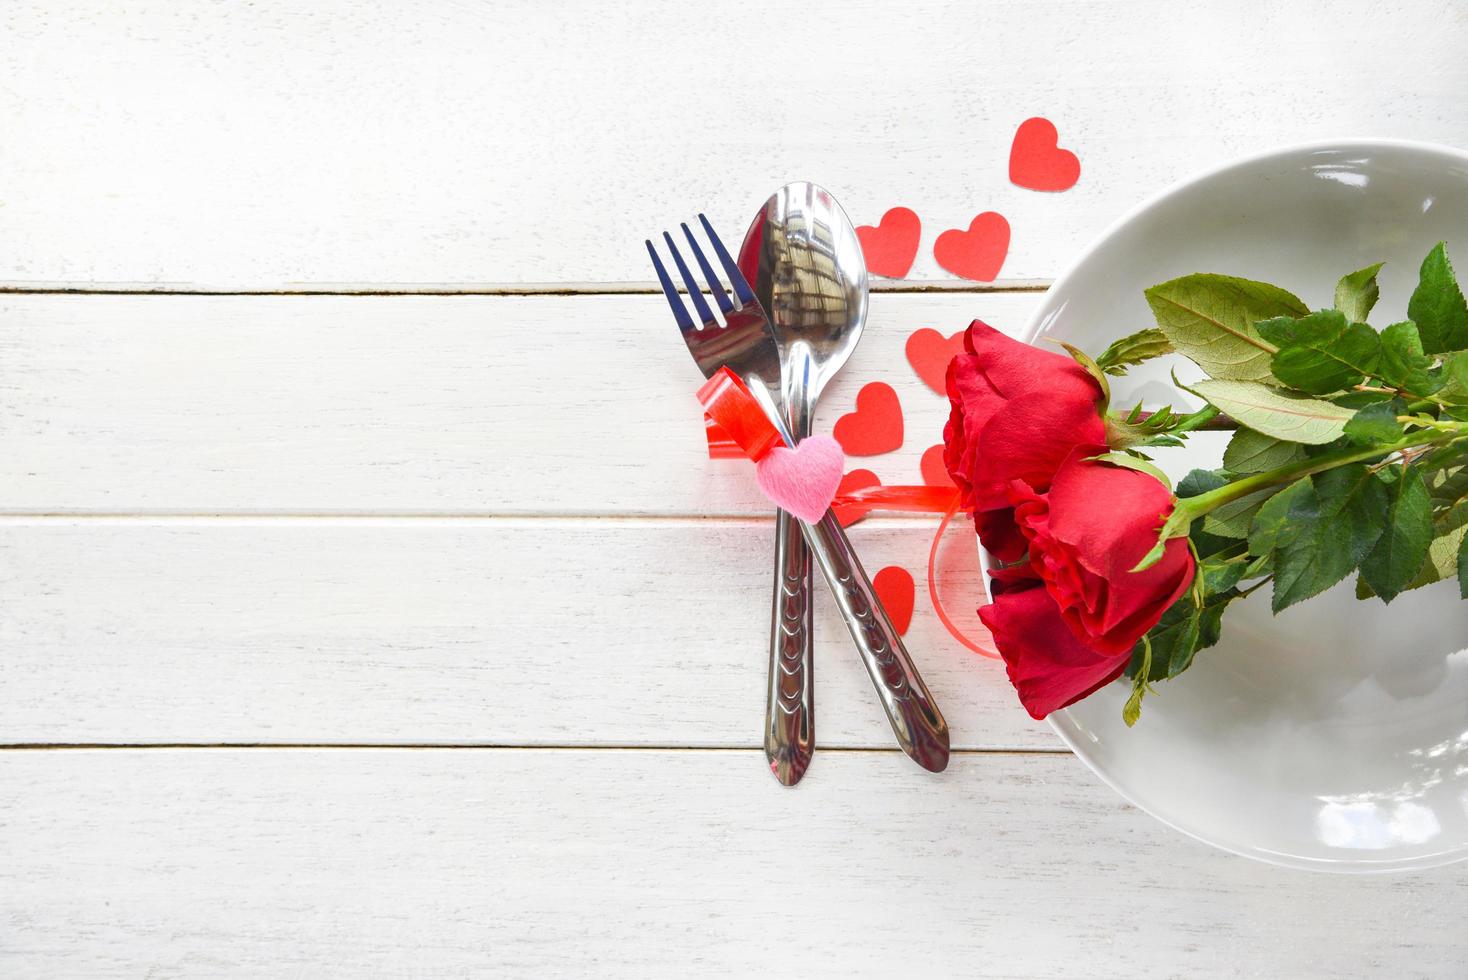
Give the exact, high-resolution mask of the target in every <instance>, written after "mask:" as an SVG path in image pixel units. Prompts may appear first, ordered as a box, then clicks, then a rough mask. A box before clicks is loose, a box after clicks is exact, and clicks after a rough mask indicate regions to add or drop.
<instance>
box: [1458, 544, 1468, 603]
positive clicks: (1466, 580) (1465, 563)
mask: <svg viewBox="0 0 1468 980" xmlns="http://www.w3.org/2000/svg"><path fill="white" fill-rule="evenodd" d="M1458 596H1459V597H1460V598H1463V599H1468V535H1464V536H1463V539H1462V540H1461V541H1459V542H1458Z"/></svg>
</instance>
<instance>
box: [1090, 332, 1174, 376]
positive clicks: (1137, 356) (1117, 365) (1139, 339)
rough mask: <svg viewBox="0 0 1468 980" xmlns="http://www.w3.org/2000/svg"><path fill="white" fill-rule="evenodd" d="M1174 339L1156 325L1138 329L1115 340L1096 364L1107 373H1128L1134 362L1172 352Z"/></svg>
mask: <svg viewBox="0 0 1468 980" xmlns="http://www.w3.org/2000/svg"><path fill="white" fill-rule="evenodd" d="M1172 350H1173V348H1172V341H1170V340H1168V339H1167V335H1166V334H1165V333H1163V332H1162V331H1161V330H1158V329H1157V328H1156V327H1148V328H1146V329H1145V330H1138V331H1137V332H1136V333H1134V334H1131V335H1130V336H1127V337H1123V338H1121V339H1120V340H1117V341H1113V342H1112V344H1111V346H1110V347H1108V348H1106V349H1105V350H1104V351H1102V352H1101V356H1100V357H1098V358H1096V364H1097V365H1098V366H1100V368H1101V370H1103V371H1105V372H1106V373H1107V374H1126V369H1127V368H1128V367H1130V366H1132V365H1134V364H1141V363H1142V362H1143V361H1148V360H1151V359H1152V358H1154V357H1161V356H1162V355H1164V354H1171V353H1172Z"/></svg>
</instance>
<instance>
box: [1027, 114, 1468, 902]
mask: <svg viewBox="0 0 1468 980" xmlns="http://www.w3.org/2000/svg"><path fill="white" fill-rule="evenodd" d="M1353 149H1361V150H1382V149H1392V150H1408V151H1415V152H1419V153H1427V154H1433V155H1439V156H1444V157H1448V158H1451V159H1454V160H1456V161H1458V162H1460V163H1463V164H1468V150H1462V149H1459V148H1457V147H1452V146H1446V145H1444V144H1442V143H1431V142H1428V141H1425V140H1410V139H1397V138H1392V137H1343V138H1335V139H1320V140H1310V141H1308V142H1303V143H1290V144H1286V145H1282V146H1274V147H1271V148H1269V149H1266V150H1262V151H1259V152H1256V153H1250V154H1247V155H1245V156H1240V157H1234V158H1231V159H1229V160H1226V161H1224V162H1222V163H1220V164H1217V165H1215V166H1212V167H1209V168H1207V169H1205V170H1202V171H1199V172H1198V173H1195V174H1192V175H1191V176H1188V177H1185V178H1183V179H1182V180H1179V181H1177V182H1176V183H1173V184H1170V185H1168V186H1167V187H1165V188H1163V189H1162V190H1161V191H1159V192H1157V193H1156V194H1153V195H1152V196H1150V197H1147V198H1144V199H1143V200H1142V201H1141V202H1140V203H1139V204H1137V205H1135V206H1134V207H1132V208H1130V209H1129V210H1127V211H1126V212H1125V213H1123V214H1122V215H1121V216H1120V217H1119V218H1117V219H1116V220H1115V221H1113V222H1111V224H1109V225H1108V226H1107V227H1106V229H1105V230H1104V231H1102V232H1101V234H1099V235H1097V236H1096V238H1095V239H1094V240H1093V241H1092V242H1091V243H1090V244H1089V245H1087V246H1086V247H1085V248H1084V249H1083V250H1082V251H1081V252H1080V254H1079V255H1077V256H1076V257H1075V259H1074V260H1072V261H1071V263H1070V265H1069V266H1068V267H1067V268H1066V270H1065V272H1063V273H1061V275H1060V276H1058V277H1057V278H1056V279H1055V281H1054V282H1052V283H1051V284H1050V287H1049V288H1048V289H1046V290H1045V298H1044V299H1043V300H1042V301H1041V303H1040V305H1039V306H1038V307H1037V308H1036V310H1035V312H1034V313H1033V314H1031V316H1030V318H1029V321H1028V322H1027V323H1026V324H1025V327H1024V329H1023V331H1022V332H1021V333H1020V338H1019V339H1020V340H1023V341H1024V342H1025V343H1027V344H1033V343H1034V342H1035V339H1036V338H1037V337H1038V336H1039V334H1040V331H1041V330H1042V329H1043V327H1044V325H1045V321H1046V320H1048V319H1049V318H1050V317H1051V316H1052V315H1053V313H1054V312H1055V300H1054V297H1055V296H1056V295H1057V294H1059V293H1060V292H1061V291H1062V289H1063V288H1064V287H1065V286H1067V285H1068V284H1069V283H1070V281H1071V280H1072V279H1073V278H1075V277H1076V276H1077V275H1078V274H1079V272H1080V270H1081V268H1082V267H1083V266H1084V265H1085V264H1086V262H1087V261H1088V260H1089V259H1090V258H1091V257H1092V256H1093V255H1094V254H1095V253H1096V252H1097V251H1099V250H1100V249H1101V248H1102V247H1104V246H1105V245H1106V244H1108V243H1109V242H1110V241H1111V240H1112V239H1113V238H1115V237H1116V236H1117V235H1118V234H1119V233H1120V232H1121V231H1122V230H1123V229H1124V228H1126V227H1127V226H1128V225H1130V224H1131V223H1132V222H1133V221H1135V220H1137V219H1138V218H1140V217H1141V216H1142V215H1144V214H1146V213H1147V212H1149V211H1151V210H1152V209H1154V208H1156V207H1159V206H1160V205H1162V204H1164V203H1166V202H1167V201H1170V200H1171V199H1173V198H1174V197H1177V196H1179V195H1181V194H1183V193H1185V192H1187V191H1189V190H1191V189H1193V188H1194V187H1196V186H1197V185H1199V184H1202V183H1205V182H1207V181H1210V180H1213V179H1214V178H1216V177H1219V176H1222V175H1223V174H1226V173H1228V172H1229V171H1231V170H1237V169H1242V168H1245V167H1249V166H1253V165H1256V164H1259V163H1263V162H1265V161H1268V160H1273V159H1277V158H1282V157H1290V156H1299V155H1301V154H1307V153H1312V152H1320V151H1327V150H1329V151H1350V150H1353ZM1045 720H1046V721H1047V722H1048V723H1049V725H1050V728H1051V730H1052V731H1054V732H1055V734H1056V735H1058V736H1059V737H1060V740H1061V741H1062V742H1064V743H1065V745H1066V747H1067V748H1069V749H1070V751H1071V752H1072V753H1073V754H1074V755H1075V756H1076V757H1078V758H1079V759H1080V760H1081V762H1083V763H1084V764H1085V766H1086V768H1087V769H1089V770H1090V771H1091V773H1092V775H1094V776H1095V777H1096V778H1097V779H1099V780H1101V782H1102V783H1104V784H1105V785H1106V786H1108V787H1110V788H1111V790H1112V792H1114V793H1116V794H1117V795H1118V796H1120V797H1121V798H1122V799H1123V800H1125V801H1126V802H1128V803H1130V804H1131V805H1132V806H1134V807H1136V808H1137V809H1138V810H1141V811H1142V812H1143V813H1145V814H1147V815H1148V816H1149V817H1151V818H1152V819H1154V820H1156V821H1158V822H1159V823H1161V824H1163V825H1165V826H1167V827H1170V828H1172V829H1173V830H1175V831H1177V832H1178V833H1180V834H1184V835H1186V836H1187V837H1191V838H1192V839H1193V840H1196V841H1199V842H1201V843H1203V844H1206V845H1208V846H1209V847H1213V848H1217V849H1219V850H1221V851H1227V852H1228V853H1230V854H1237V855H1239V856H1240V857H1245V858H1250V859H1252V860H1255V861H1259V862H1262V863H1264V864H1271V865H1274V866H1276V867H1283V868H1294V869H1303V870H1306V871H1316V872H1326V873H1333V874H1351V875H1386V874H1401V873H1406V872H1412V871H1425V870H1427V869H1429V868H1440V867H1444V866H1446V865H1450V864H1456V863H1459V862H1462V861H1468V842H1465V843H1464V844H1462V845H1459V846H1455V847H1453V848H1452V849H1450V850H1447V851H1439V852H1435V853H1432V854H1424V855H1420V856H1418V857H1415V858H1412V859H1410V860H1406V861H1403V860H1400V859H1398V860H1392V861H1390V862H1388V861H1385V860H1383V861H1380V862H1373V861H1371V860H1370V859H1360V858H1352V859H1350V860H1341V859H1334V858H1312V857H1307V856H1305V855H1300V854H1287V853H1283V852H1279V851H1272V850H1268V849H1266V848H1261V847H1244V846H1234V845H1231V844H1226V843H1223V842H1220V841H1216V840H1211V839H1209V838H1208V837H1205V836H1203V835H1202V834H1201V833H1199V832H1197V831H1194V830H1191V829H1189V828H1187V827H1184V826H1181V825H1179V824H1178V823H1176V822H1175V821H1173V820H1171V819H1169V818H1168V817H1165V816H1163V815H1162V814H1160V813H1158V812H1157V811H1156V810H1155V809H1153V808H1152V807H1151V806H1150V805H1148V804H1147V803H1145V802H1143V801H1142V800H1141V799H1138V798H1137V797H1136V796H1134V795H1133V794H1131V793H1129V792H1127V791H1126V790H1125V789H1123V788H1122V787H1121V786H1119V785H1118V784H1117V783H1116V781H1115V780H1113V779H1112V778H1111V777H1110V776H1108V775H1107V774H1106V773H1105V772H1103V771H1102V770H1101V769H1100V768H1099V767H1098V765H1097V764H1096V761H1095V759H1094V758H1093V756H1092V754H1091V753H1090V752H1089V751H1088V750H1087V747H1086V745H1085V742H1084V739H1083V737H1082V735H1081V728H1080V725H1079V723H1078V722H1076V721H1075V720H1074V719H1073V718H1072V717H1071V715H1070V709H1069V708H1062V709H1061V710H1059V711H1053V712H1051V713H1050V715H1049V716H1048V717H1047V718H1046V719H1045Z"/></svg>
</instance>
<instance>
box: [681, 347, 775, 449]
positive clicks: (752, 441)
mask: <svg viewBox="0 0 1468 980" xmlns="http://www.w3.org/2000/svg"><path fill="white" fill-rule="evenodd" d="M698 400H699V402H700V403H701V404H702V405H703V430H704V436H705V437H706V438H707V439H708V444H709V458H710V459H738V458H739V457H741V456H747V457H748V458H749V459H752V460H754V461H755V462H756V463H758V462H759V461H760V460H762V459H764V458H765V457H766V456H768V455H769V453H770V450H771V449H774V448H775V447H776V446H783V445H785V440H784V439H781V438H780V433H779V431H778V430H777V429H776V428H775V425H774V423H773V422H771V421H770V417H769V416H768V415H766V414H765V410H764V409H763V408H761V407H760V403H759V402H758V401H756V400H755V397H754V393H753V392H752V391H750V390H749V388H747V387H746V386H745V384H744V382H743V381H740V380H739V377H738V375H736V374H735V373H734V372H733V371H730V370H729V369H728V368H719V370H718V371H717V372H716V373H715V374H714V376H713V377H711V378H709V379H708V380H707V381H705V382H704V383H703V387H701V388H699V389H698Z"/></svg>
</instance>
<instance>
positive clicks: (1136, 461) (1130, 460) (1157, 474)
mask: <svg viewBox="0 0 1468 980" xmlns="http://www.w3.org/2000/svg"><path fill="white" fill-rule="evenodd" d="M1088 458H1089V459H1093V460H1096V461H1097V462H1101V463H1110V464H1111V465H1112V466H1120V467H1122V468H1123V469H1128V470H1136V471H1137V472H1138V473H1146V474H1147V475H1148V476H1150V477H1152V478H1154V479H1155V480H1157V482H1158V483H1161V484H1162V485H1163V486H1165V487H1167V489H1169V490H1171V489H1172V481H1171V480H1169V479H1168V478H1167V474H1166V473H1164V472H1162V471H1161V470H1160V469H1158V468H1157V467H1156V465H1154V464H1153V463H1152V461H1151V460H1148V459H1144V458H1143V457H1141V456H1133V455H1132V454H1131V453H1123V452H1111V453H1102V454H1101V455H1100V456H1091V457H1088Z"/></svg>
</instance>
